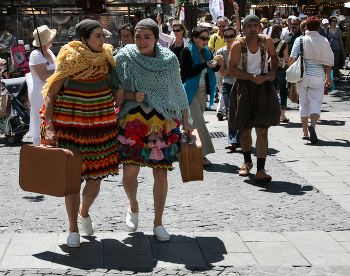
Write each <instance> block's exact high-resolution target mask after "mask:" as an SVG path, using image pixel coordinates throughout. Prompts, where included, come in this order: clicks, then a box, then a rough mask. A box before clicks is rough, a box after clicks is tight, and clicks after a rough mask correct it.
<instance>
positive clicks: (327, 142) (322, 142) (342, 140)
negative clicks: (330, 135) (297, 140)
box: [306, 139, 350, 148]
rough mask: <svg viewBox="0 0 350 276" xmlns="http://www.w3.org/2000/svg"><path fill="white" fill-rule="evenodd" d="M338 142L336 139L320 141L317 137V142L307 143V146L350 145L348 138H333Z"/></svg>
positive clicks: (346, 146)
mask: <svg viewBox="0 0 350 276" xmlns="http://www.w3.org/2000/svg"><path fill="white" fill-rule="evenodd" d="M335 140H337V141H339V142H336V141H322V140H320V139H318V142H317V144H311V143H307V144H306V145H307V146H312V147H345V148H348V147H350V142H349V140H345V139H335Z"/></svg>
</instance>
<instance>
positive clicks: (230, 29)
mask: <svg viewBox="0 0 350 276" xmlns="http://www.w3.org/2000/svg"><path fill="white" fill-rule="evenodd" d="M227 31H234V32H235V35H236V34H237V32H236V29H235V28H234V27H232V26H227V27H225V29H224V31H223V33H224V35H225V32H227Z"/></svg>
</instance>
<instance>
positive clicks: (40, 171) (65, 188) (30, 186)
mask: <svg viewBox="0 0 350 276" xmlns="http://www.w3.org/2000/svg"><path fill="white" fill-rule="evenodd" d="M81 169H82V155H81V152H80V151H79V150H76V149H63V148H54V147H46V146H43V145H38V146H33V145H24V146H23V147H22V148H21V152H20V161H19V185H20V186H21V188H22V189H23V190H24V191H28V192H34V193H39V194H45V195H52V196H58V197H62V196H66V195H70V194H76V193H79V192H80V186H81Z"/></svg>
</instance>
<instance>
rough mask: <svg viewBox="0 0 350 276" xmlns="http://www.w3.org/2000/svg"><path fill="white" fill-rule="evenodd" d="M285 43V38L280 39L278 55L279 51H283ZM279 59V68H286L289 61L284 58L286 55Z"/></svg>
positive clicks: (277, 49)
mask: <svg viewBox="0 0 350 276" xmlns="http://www.w3.org/2000/svg"><path fill="white" fill-rule="evenodd" d="M283 44H284V40H280V43H278V45H277V48H276V53H277V56H278V54H279V52H280V51H281V49H282V46H283ZM278 60H279V63H278V68H282V69H284V68H286V67H287V62H286V60H285V59H284V57H281V58H280V57H278Z"/></svg>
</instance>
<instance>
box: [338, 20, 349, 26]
mask: <svg viewBox="0 0 350 276" xmlns="http://www.w3.org/2000/svg"><path fill="white" fill-rule="evenodd" d="M344 23H347V22H346V19H342V20H340V21H339V23H338V26H339V28H343V26H342V25H343V24H344Z"/></svg>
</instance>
